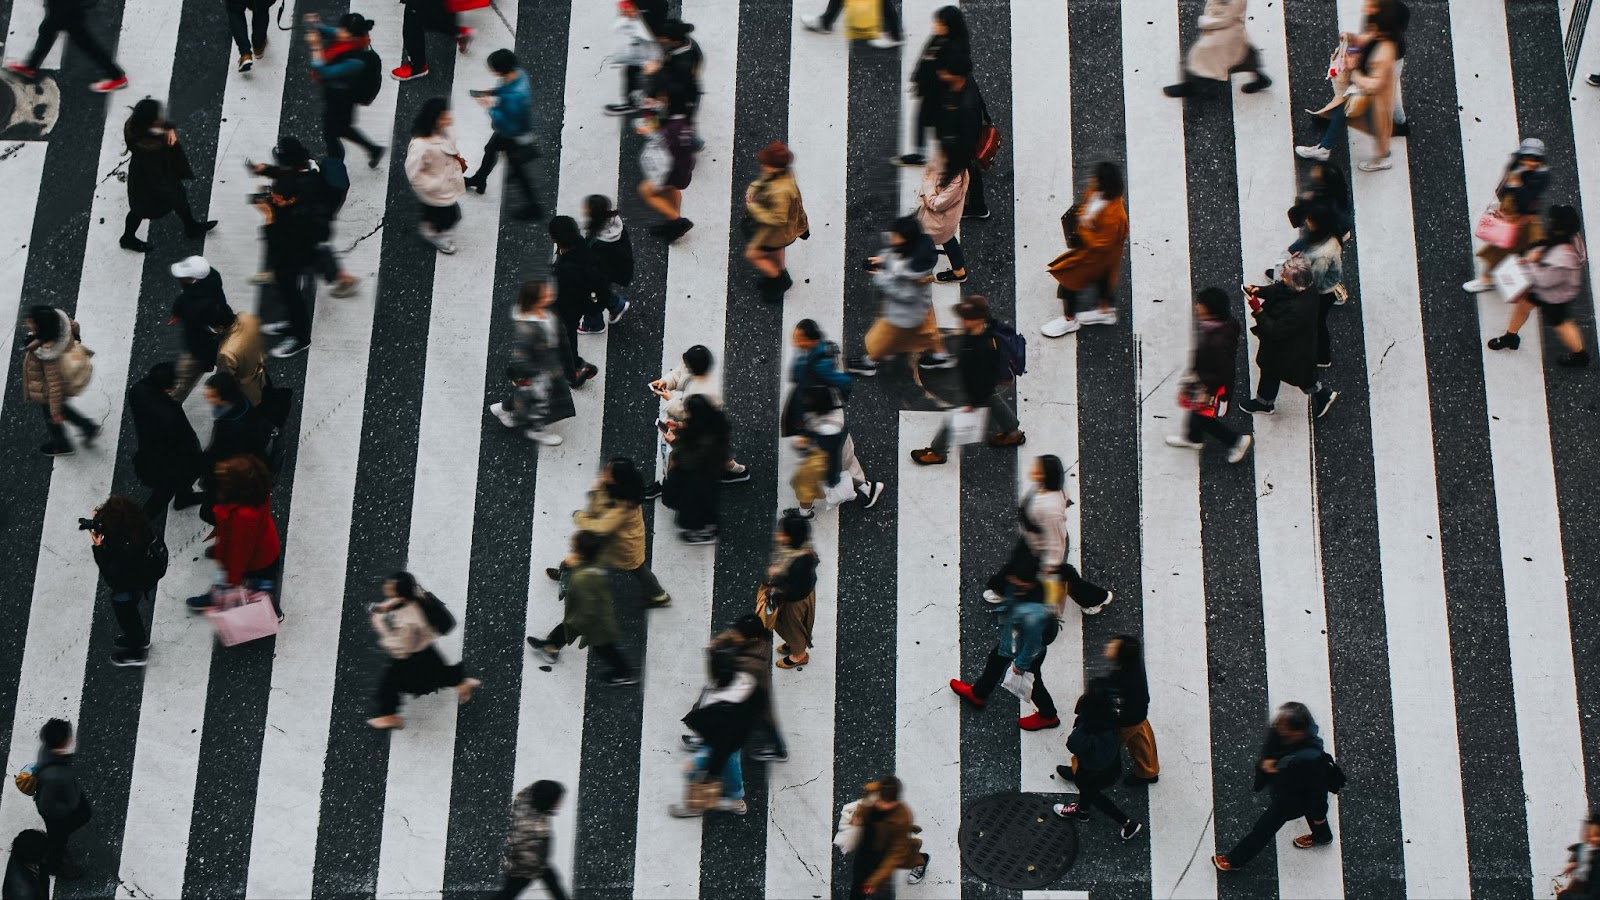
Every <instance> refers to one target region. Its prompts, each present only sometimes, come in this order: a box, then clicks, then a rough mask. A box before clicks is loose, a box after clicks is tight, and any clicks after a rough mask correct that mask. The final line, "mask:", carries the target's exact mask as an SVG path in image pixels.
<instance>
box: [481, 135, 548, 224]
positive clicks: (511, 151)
mask: <svg viewBox="0 0 1600 900" xmlns="http://www.w3.org/2000/svg"><path fill="white" fill-rule="evenodd" d="M531 150H532V145H531V144H518V143H517V142H516V141H514V140H512V139H511V138H509V137H507V136H505V135H503V134H494V135H490V137H489V143H487V144H484V145H483V162H481V163H479V164H478V171H477V172H476V173H475V174H474V175H473V176H472V177H471V178H469V179H467V180H468V181H483V180H484V179H486V178H488V177H489V173H490V172H493V171H494V167H495V164H496V163H498V162H499V161H500V154H502V153H504V154H505V157H506V166H507V167H508V171H509V172H510V174H509V175H507V176H506V178H507V179H508V180H510V181H514V182H516V184H517V187H518V189H520V190H521V191H522V199H523V202H525V203H527V204H528V205H530V206H531V205H533V204H535V203H538V202H539V195H538V193H537V192H536V191H535V190H534V189H533V176H532V175H530V174H528V163H529V161H530V157H531V156H532V154H531V152H530V151H531Z"/></svg>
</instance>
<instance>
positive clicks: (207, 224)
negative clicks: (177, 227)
mask: <svg viewBox="0 0 1600 900" xmlns="http://www.w3.org/2000/svg"><path fill="white" fill-rule="evenodd" d="M215 227H217V220H216V219H208V220H206V221H204V222H196V223H194V224H193V225H185V226H184V227H183V235H184V237H188V238H197V237H204V236H205V233H206V232H208V231H210V230H211V229H213V228H215Z"/></svg>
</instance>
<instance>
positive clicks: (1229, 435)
mask: <svg viewBox="0 0 1600 900" xmlns="http://www.w3.org/2000/svg"><path fill="white" fill-rule="evenodd" d="M1187 429H1188V438H1189V441H1190V442H1191V443H1200V442H1201V441H1203V440H1205V438H1206V435H1210V436H1212V437H1214V438H1216V439H1217V440H1219V441H1221V442H1222V443H1224V444H1227V445H1228V446H1229V447H1232V446H1233V445H1234V444H1236V443H1238V441H1239V435H1238V433H1236V432H1235V431H1234V430H1233V429H1232V428H1229V427H1228V426H1227V423H1225V422H1223V421H1222V419H1220V418H1218V417H1216V416H1202V415H1200V414H1199V413H1197V412H1195V411H1193V410H1190V411H1189V421H1188V425H1187Z"/></svg>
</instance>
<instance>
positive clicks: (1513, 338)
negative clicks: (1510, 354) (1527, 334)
mask: <svg viewBox="0 0 1600 900" xmlns="http://www.w3.org/2000/svg"><path fill="white" fill-rule="evenodd" d="M1521 346H1522V337H1521V336H1520V335H1515V334H1512V333H1511V332H1509V331H1508V332H1506V333H1505V334H1502V335H1500V336H1499V337H1497V338H1489V349H1490V350H1515V349H1517V348H1518V347H1521Z"/></svg>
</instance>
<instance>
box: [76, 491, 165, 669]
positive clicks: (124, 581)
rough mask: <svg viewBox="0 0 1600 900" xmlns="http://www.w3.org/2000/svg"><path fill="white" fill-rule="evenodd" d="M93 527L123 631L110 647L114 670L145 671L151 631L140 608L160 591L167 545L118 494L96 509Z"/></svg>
mask: <svg viewBox="0 0 1600 900" xmlns="http://www.w3.org/2000/svg"><path fill="white" fill-rule="evenodd" d="M89 523H90V524H89V526H88V531H89V542H90V543H91V544H92V545H93V547H94V549H93V553H94V564H95V566H96V567H97V568H98V569H99V570H100V580H101V581H104V582H105V583H106V587H107V588H108V589H110V591H111V612H112V614H113V616H114V617H115V618H116V621H117V628H118V630H119V631H121V634H119V635H117V636H116V637H115V638H112V641H111V644H112V650H111V664H112V665H114V666H143V665H144V664H145V659H146V657H147V656H148V654H149V652H150V629H149V628H148V627H146V626H145V623H144V614H143V613H142V612H140V610H139V607H140V605H141V604H145V603H150V604H153V603H154V602H155V592H156V585H157V584H158V583H159V582H160V581H161V576H163V575H165V574H166V572H167V546H166V543H165V542H163V541H162V540H161V535H160V534H159V533H158V532H157V531H156V530H155V529H154V528H153V527H152V526H151V524H150V519H149V518H148V517H146V516H145V514H144V511H143V510H141V509H140V508H139V505H138V504H137V503H134V502H133V501H132V500H129V499H128V498H127V497H122V496H118V495H116V494H113V495H111V496H110V497H108V498H106V502H104V503H102V504H100V506H99V507H97V508H96V509H95V511H94V518H92V519H90V520H89ZM79 524H80V527H81V526H82V523H81V522H80V523H79Z"/></svg>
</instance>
